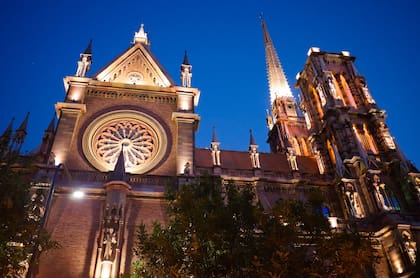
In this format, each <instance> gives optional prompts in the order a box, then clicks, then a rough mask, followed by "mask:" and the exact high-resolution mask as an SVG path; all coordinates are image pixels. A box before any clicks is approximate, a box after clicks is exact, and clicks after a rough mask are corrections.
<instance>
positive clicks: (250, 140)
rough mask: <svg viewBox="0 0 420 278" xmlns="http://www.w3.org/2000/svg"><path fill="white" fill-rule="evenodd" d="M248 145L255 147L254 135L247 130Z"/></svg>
mask: <svg viewBox="0 0 420 278" xmlns="http://www.w3.org/2000/svg"><path fill="white" fill-rule="evenodd" d="M249 144H250V145H257V144H256V143H255V139H254V135H252V129H250V130H249Z"/></svg>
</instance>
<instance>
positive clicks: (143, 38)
mask: <svg viewBox="0 0 420 278" xmlns="http://www.w3.org/2000/svg"><path fill="white" fill-rule="evenodd" d="M134 43H135V44H136V43H142V44H145V45H147V46H148V45H149V40H148V39H147V33H146V32H145V31H144V24H143V23H142V24H140V30H139V31H138V32H135V33H134Z"/></svg>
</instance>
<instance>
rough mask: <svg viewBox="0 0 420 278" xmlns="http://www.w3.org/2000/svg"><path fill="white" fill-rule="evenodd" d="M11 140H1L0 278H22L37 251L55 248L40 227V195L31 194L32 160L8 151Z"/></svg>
mask: <svg viewBox="0 0 420 278" xmlns="http://www.w3.org/2000/svg"><path fill="white" fill-rule="evenodd" d="M9 139H10V137H9V138H7V137H6V138H5V135H3V136H2V137H1V139H0V154H1V155H0V211H1V213H0V276H1V277H21V275H22V273H24V272H25V270H26V267H27V263H28V261H29V258H30V256H31V254H32V253H33V251H34V248H35V247H36V246H38V247H39V248H40V249H42V251H45V250H48V249H51V248H56V247H58V244H57V243H56V242H55V241H52V240H51V239H50V237H49V234H48V233H47V231H46V230H44V229H41V228H40V226H39V224H40V221H41V218H42V211H41V210H40V209H39V208H40V207H41V206H42V204H41V201H42V200H40V199H39V198H38V197H39V196H40V195H39V194H38V195H37V194H34V195H31V194H30V190H31V183H30V176H31V173H32V169H33V168H32V167H31V161H32V159H31V158H30V157H22V156H20V155H19V154H18V153H16V152H12V151H11V150H10V149H9V148H8V145H9V141H10V140H9Z"/></svg>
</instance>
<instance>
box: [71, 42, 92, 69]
mask: <svg viewBox="0 0 420 278" xmlns="http://www.w3.org/2000/svg"><path fill="white" fill-rule="evenodd" d="M91 64H92V39H90V41H89V44H88V46H87V47H86V49H85V51H84V52H83V53H80V59H79V61H78V62H77V70H76V74H75V75H76V76H78V77H86V74H87V73H88V71H89V69H90V65H91Z"/></svg>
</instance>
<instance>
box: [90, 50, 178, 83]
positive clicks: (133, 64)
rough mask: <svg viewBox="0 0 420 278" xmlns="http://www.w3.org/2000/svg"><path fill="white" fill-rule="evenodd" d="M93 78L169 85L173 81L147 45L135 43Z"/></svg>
mask: <svg viewBox="0 0 420 278" xmlns="http://www.w3.org/2000/svg"><path fill="white" fill-rule="evenodd" d="M93 79H97V80H99V81H104V82H118V83H126V84H136V85H149V86H158V87H170V86H174V85H175V83H174V81H173V80H172V78H171V77H170V76H169V74H168V73H167V72H166V71H165V69H164V68H163V67H162V66H161V65H160V63H159V62H158V61H157V59H156V58H155V56H154V55H153V54H152V53H151V52H150V50H149V49H148V47H147V46H145V45H143V44H141V43H136V44H134V45H132V46H131V47H130V48H129V49H127V50H126V51H124V52H123V53H122V54H121V55H120V56H118V57H117V58H115V59H114V60H113V61H111V62H110V63H109V64H108V65H106V66H105V67H103V68H102V69H101V70H99V72H97V73H96V74H95V75H94V76H93Z"/></svg>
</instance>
